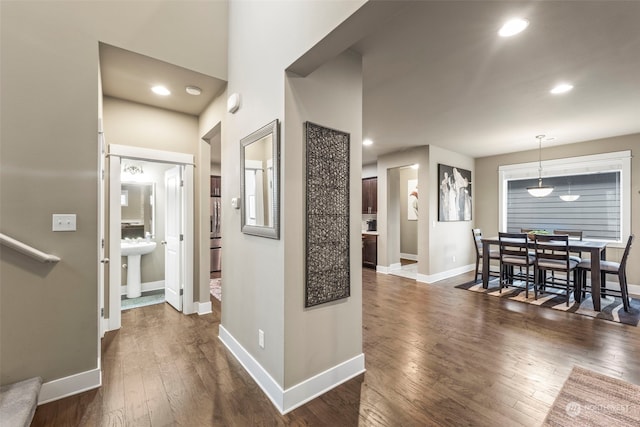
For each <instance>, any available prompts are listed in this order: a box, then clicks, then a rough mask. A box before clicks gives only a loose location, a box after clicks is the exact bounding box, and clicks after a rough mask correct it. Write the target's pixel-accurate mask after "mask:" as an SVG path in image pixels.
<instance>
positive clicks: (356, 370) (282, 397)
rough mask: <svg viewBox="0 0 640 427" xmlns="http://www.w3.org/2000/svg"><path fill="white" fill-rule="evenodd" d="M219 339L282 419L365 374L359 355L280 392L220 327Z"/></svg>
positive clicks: (236, 342)
mask: <svg viewBox="0 0 640 427" xmlns="http://www.w3.org/2000/svg"><path fill="white" fill-rule="evenodd" d="M218 338H219V339H220V341H222V343H223V344H224V345H225V346H226V347H227V349H229V351H230V352H231V353H232V354H233V355H234V356H235V358H236V359H237V360H238V361H239V362H240V364H241V365H242V366H243V367H244V369H245V370H246V371H247V372H248V373H249V375H251V377H252V378H253V380H254V381H255V382H256V383H257V384H258V386H260V388H261V389H262V391H263V392H264V393H265V394H266V395H267V397H268V398H269V399H270V400H271V402H272V403H273V405H274V406H275V407H276V409H278V411H280V413H281V414H283V415H284V414H286V413H287V412H289V411H292V410H293V409H295V408H297V407H299V406H301V405H304V404H305V403H306V402H308V401H310V400H312V399H315V398H316V397H317V396H319V395H321V394H323V393H325V392H326V391H328V390H331V389H332V388H334V387H336V386H338V385H340V384H342V383H343V382H345V381H348V380H350V379H351V378H354V377H356V376H358V375H360V374H362V373H363V372H365V368H364V354H363V353H361V354H359V355H358V356H355V357H354V358H352V359H350V360H347V361H345V362H343V363H341V364H339V365H337V366H334V367H333V368H330V369H327V370H326V371H324V372H321V373H319V374H318V375H315V376H313V377H311V378H309V379H307V380H305V381H303V382H301V383H299V384H296V385H295V386H293V387H290V388H288V389H287V390H283V389H282V387H281V386H280V384H278V383H277V382H276V381H275V380H274V379H273V377H271V375H269V373H268V372H267V371H266V370H265V369H264V368H263V367H262V365H260V363H258V361H257V360H255V359H254V358H253V356H251V354H250V353H249V352H248V351H247V350H245V348H244V347H243V346H242V345H241V344H240V343H239V342H238V341H237V340H236V339H235V338H234V337H233V336H232V335H231V334H230V333H229V332H228V331H227V330H226V329H225V328H224V326H222V325H220V326H219V332H218Z"/></svg>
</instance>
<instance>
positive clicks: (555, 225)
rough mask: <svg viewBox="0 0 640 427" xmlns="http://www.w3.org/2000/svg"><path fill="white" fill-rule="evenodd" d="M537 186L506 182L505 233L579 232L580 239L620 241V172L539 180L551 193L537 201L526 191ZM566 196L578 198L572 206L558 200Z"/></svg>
mask: <svg viewBox="0 0 640 427" xmlns="http://www.w3.org/2000/svg"><path fill="white" fill-rule="evenodd" d="M537 183H538V180H537V178H533V179H513V180H508V181H507V186H506V187H507V188H506V190H507V191H506V193H507V194H506V196H507V206H506V214H507V215H506V219H507V231H509V232H519V231H520V230H521V229H522V228H526V229H536V230H538V229H539V230H547V231H549V232H553V230H582V232H583V238H584V239H593V240H605V241H620V240H621V234H622V224H621V218H622V184H621V172H620V171H612V172H602V173H591V174H575V175H566V176H556V177H546V178H543V183H544V184H545V185H551V186H553V187H554V190H553V192H552V193H551V194H550V195H549V196H546V197H540V198H537V197H533V196H531V195H530V194H529V193H528V192H527V187H530V186H535V185H537ZM569 193H571V194H573V195H579V196H580V197H579V198H578V200H575V201H572V202H567V201H564V200H562V199H561V198H560V196H561V195H565V194H569Z"/></svg>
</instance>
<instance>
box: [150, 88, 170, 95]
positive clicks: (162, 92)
mask: <svg viewBox="0 0 640 427" xmlns="http://www.w3.org/2000/svg"><path fill="white" fill-rule="evenodd" d="M151 90H152V91H153V93H155V94H156V95H162V96H167V95H171V91H169V89H167V88H166V87H164V86H154V87H152V88H151Z"/></svg>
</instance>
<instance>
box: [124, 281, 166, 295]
mask: <svg viewBox="0 0 640 427" xmlns="http://www.w3.org/2000/svg"><path fill="white" fill-rule="evenodd" d="M140 289H141V291H142V292H148V291H155V290H157V289H164V280H156V281H155V282H145V283H142V284H141V285H140ZM126 294H127V287H126V286H120V295H126Z"/></svg>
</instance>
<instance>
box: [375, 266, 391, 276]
mask: <svg viewBox="0 0 640 427" xmlns="http://www.w3.org/2000/svg"><path fill="white" fill-rule="evenodd" d="M376 273H380V274H389V267H386V266H384V265H376Z"/></svg>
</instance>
